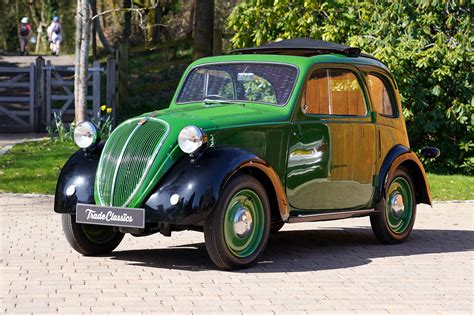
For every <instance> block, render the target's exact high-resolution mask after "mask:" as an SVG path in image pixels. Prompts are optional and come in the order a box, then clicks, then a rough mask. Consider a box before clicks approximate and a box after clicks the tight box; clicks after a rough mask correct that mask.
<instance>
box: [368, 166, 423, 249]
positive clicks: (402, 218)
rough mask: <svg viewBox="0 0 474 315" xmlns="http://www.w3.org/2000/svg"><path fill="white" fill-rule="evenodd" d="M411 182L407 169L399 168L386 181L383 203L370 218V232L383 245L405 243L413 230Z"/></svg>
mask: <svg viewBox="0 0 474 315" xmlns="http://www.w3.org/2000/svg"><path fill="white" fill-rule="evenodd" d="M413 187H414V186H413V181H412V179H411V177H410V174H409V172H408V170H407V169H405V168H399V169H398V170H396V171H395V173H394V174H393V175H392V177H391V179H390V180H389V181H388V186H387V188H386V191H385V196H386V199H385V202H384V204H383V207H382V209H378V210H379V213H378V214H376V215H373V216H371V217H370V223H371V225H372V230H373V232H374V234H375V236H376V237H377V239H378V240H379V241H380V242H382V243H384V244H397V243H402V242H403V241H405V240H406V239H407V238H408V236H409V235H410V233H411V231H412V230H413V225H414V223H415V216H416V200H415V191H414V188H413Z"/></svg>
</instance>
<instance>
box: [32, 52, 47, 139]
mask: <svg viewBox="0 0 474 315" xmlns="http://www.w3.org/2000/svg"><path fill="white" fill-rule="evenodd" d="M43 69H44V59H43V57H41V56H39V57H38V58H36V72H35V91H36V93H35V115H36V117H35V128H34V129H35V131H36V132H40V131H41V129H42V128H41V124H42V123H46V120H45V118H46V117H45V116H46V111H45V97H44V92H45V85H44V73H43Z"/></svg>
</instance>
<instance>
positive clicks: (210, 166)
mask: <svg viewBox="0 0 474 315" xmlns="http://www.w3.org/2000/svg"><path fill="white" fill-rule="evenodd" d="M237 173H247V174H251V175H252V176H254V177H255V178H256V179H258V180H259V181H260V182H261V183H262V185H263V186H264V188H265V191H266V192H268V193H269V200H270V204H271V205H272V208H274V206H273V205H277V206H278V208H277V209H278V210H279V213H280V216H281V219H282V220H286V219H287V218H288V212H289V211H288V206H287V205H288V203H287V201H286V195H285V191H284V189H283V185H282V184H281V181H280V178H279V177H278V175H277V173H276V172H275V171H274V170H273V168H272V167H271V166H270V165H269V164H268V163H267V162H266V161H265V160H263V159H262V158H260V157H258V156H257V155H256V154H254V153H252V152H249V151H247V150H244V149H241V148H236V147H215V148H207V149H205V151H204V152H202V154H201V155H200V156H199V157H197V158H191V157H190V156H185V157H183V158H182V159H181V160H180V161H178V162H177V163H176V164H175V165H174V166H173V167H172V168H171V169H170V170H169V171H168V173H167V174H166V175H165V176H164V177H163V178H162V180H160V182H159V183H158V185H157V186H156V187H155V190H154V192H152V193H151V194H150V196H149V197H148V198H147V199H146V201H145V204H144V206H145V209H147V210H148V211H147V214H146V221H149V222H154V221H156V222H166V223H172V224H184V225H193V224H199V222H202V221H203V220H204V219H205V218H206V217H207V216H208V215H209V213H210V212H211V211H213V210H214V208H215V206H216V204H217V200H219V198H220V196H221V194H222V191H223V189H224V187H225V185H226V184H227V183H228V181H229V180H230V179H231V178H232V177H233V176H234V175H235V174H237ZM187 187H192V189H187ZM173 194H177V195H178V196H179V201H178V203H177V204H174V205H172V204H171V203H170V196H171V195H173ZM274 196H275V197H276V198H273V197H274ZM275 199H276V203H275Z"/></svg>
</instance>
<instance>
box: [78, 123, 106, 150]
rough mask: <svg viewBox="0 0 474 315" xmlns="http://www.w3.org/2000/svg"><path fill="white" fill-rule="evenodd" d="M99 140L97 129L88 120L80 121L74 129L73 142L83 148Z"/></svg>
mask: <svg viewBox="0 0 474 315" xmlns="http://www.w3.org/2000/svg"><path fill="white" fill-rule="evenodd" d="M99 140H100V139H99V131H98V129H97V127H96V126H95V125H94V124H93V123H91V122H90V121H83V122H80V123H79V124H78V125H77V126H76V128H75V129H74V142H76V144H77V145H78V146H79V147H81V148H83V149H87V148H90V147H92V146H93V145H95V144H97V143H98V142H99Z"/></svg>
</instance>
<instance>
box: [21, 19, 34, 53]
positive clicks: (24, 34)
mask: <svg viewBox="0 0 474 315" xmlns="http://www.w3.org/2000/svg"><path fill="white" fill-rule="evenodd" d="M30 37H31V25H30V23H29V21H28V18H27V17H26V16H25V17H23V18H22V19H21V21H20V24H19V25H18V39H19V41H20V54H21V55H25V54H27V53H28V50H27V49H28V42H29V40H30Z"/></svg>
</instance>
